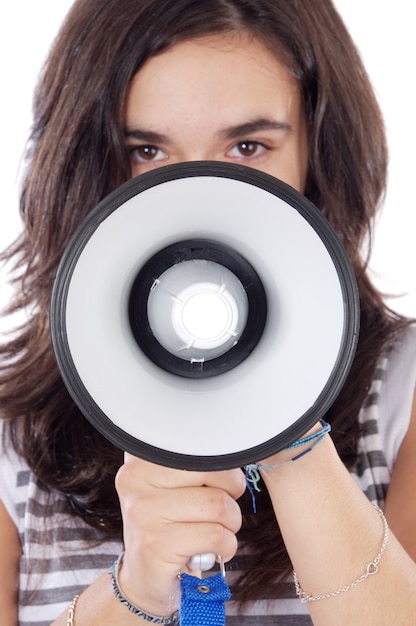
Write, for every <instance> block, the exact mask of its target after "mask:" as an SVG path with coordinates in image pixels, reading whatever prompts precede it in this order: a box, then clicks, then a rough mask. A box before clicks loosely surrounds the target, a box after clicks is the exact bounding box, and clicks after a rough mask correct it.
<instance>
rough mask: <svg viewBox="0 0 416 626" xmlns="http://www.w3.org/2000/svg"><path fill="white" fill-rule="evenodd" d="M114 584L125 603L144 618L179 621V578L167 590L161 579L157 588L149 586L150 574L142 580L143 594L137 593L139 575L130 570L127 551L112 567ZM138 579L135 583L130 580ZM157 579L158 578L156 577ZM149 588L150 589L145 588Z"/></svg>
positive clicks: (114, 592)
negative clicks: (164, 589) (177, 610)
mask: <svg viewBox="0 0 416 626" xmlns="http://www.w3.org/2000/svg"><path fill="white" fill-rule="evenodd" d="M110 573H111V586H112V590H113V594H114V596H115V598H116V599H117V600H118V601H119V602H121V603H122V604H124V605H125V607H126V609H128V610H129V611H130V612H131V613H133V614H135V615H136V616H138V617H142V619H144V620H145V621H148V622H154V623H159V624H176V623H177V616H176V609H177V606H178V603H179V578H177V579H176V580H175V581H174V583H173V585H172V586H171V587H170V588H169V590H168V591H163V584H161V581H160V580H159V581H158V583H159V584H158V585H157V587H155V588H153V586H152V587H151V588H149V577H146V580H145V581H143V582H142V586H141V593H138V592H137V589H138V588H139V586H140V585H139V584H138V583H137V577H135V576H134V574H131V573H130V572H129V567H128V563H127V561H126V562H125V559H124V552H123V553H122V554H121V555H120V557H119V558H118V559H117V561H116V562H115V563H114V564H113V566H112V568H111V571H110ZM131 580H134V581H135V585H134V586H132V585H131V584H130V581H131ZM152 580H154V578H152ZM144 590H146V592H145V591H144Z"/></svg>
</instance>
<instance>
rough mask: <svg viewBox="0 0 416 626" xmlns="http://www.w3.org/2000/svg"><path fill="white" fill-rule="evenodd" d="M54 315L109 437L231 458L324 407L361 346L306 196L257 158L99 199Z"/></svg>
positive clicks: (326, 235) (182, 454)
mask: <svg viewBox="0 0 416 626" xmlns="http://www.w3.org/2000/svg"><path fill="white" fill-rule="evenodd" d="M50 322H51V335H52V344H53V349H54V352H55V356H56V360H57V363H58V366H59V369H60V372H61V375H62V378H63V381H64V383H65V385H66V387H67V388H68V391H69V393H70V395H71V396H72V398H73V400H74V401H75V403H76V404H77V405H78V407H79V409H80V410H81V411H82V413H83V414H84V415H85V417H86V418H87V419H88V420H89V421H90V422H91V423H92V424H93V426H95V427H96V428H97V429H98V431H100V432H101V433H102V434H103V435H104V436H106V437H107V438H108V439H109V440H110V441H111V442H112V443H113V444H114V445H116V446H117V447H119V448H121V449H122V450H124V451H127V452H130V453H131V454H134V455H135V456H139V457H141V458H144V459H146V460H149V461H152V462H154V463H158V464H160V465H165V466H168V467H172V468H180V469H187V470H201V471H206V470H223V469H229V468H234V467H241V466H244V465H247V464H249V463H253V462H257V461H260V460H261V459H264V458H267V457H269V456H271V455H272V454H274V453H276V452H278V451H280V450H282V449H283V448H285V447H287V446H288V445H290V444H291V443H292V442H293V441H295V440H296V439H298V438H299V437H300V436H301V435H303V434H304V433H305V432H306V431H307V430H308V429H309V428H310V427H311V426H312V425H313V424H315V423H316V422H317V421H318V420H319V419H320V418H322V417H323V416H324V415H325V413H326V412H327V411H328V409H329V408H330V406H331V405H332V403H333V402H334V400H335V398H336V397H337V395H338V393H339V391H340V390H341V388H342V385H343V384H344V382H345V378H346V376H347V374H348V371H349V369H350V366H351V363H352V360H353V357H354V353H355V348H356V343H357V338H358V329H359V300H358V291H357V285H356V282H355V277H354V272H353V270H352V267H351V265H350V262H349V260H348V258H347V255H346V253H345V251H344V249H343V247H342V245H341V243H340V241H339V239H338V238H337V236H336V234H335V233H334V231H333V229H332V228H331V226H330V225H329V223H328V222H327V220H326V219H325V218H324V217H323V216H322V214H321V213H320V212H319V211H318V210H317V209H316V207H315V206H314V205H313V204H311V202H309V201H308V200H307V199H306V198H305V197H304V196H302V195H301V194H300V193H298V192H297V191H295V190H294V189H292V188H291V187H289V186H288V185H286V184H285V183H283V182H281V181H279V180H277V179H276V178H274V177H272V176H270V175H268V174H264V173H262V172H259V171H256V170H254V169H252V168H247V167H244V166H239V165H233V164H226V163H221V162H191V163H181V164H175V165H169V166H166V167H161V168H158V169H156V170H154V171H152V172H149V173H146V174H143V175H141V176H138V177H137V178H134V179H132V180H130V181H128V182H126V183H124V184H123V185H122V186H121V187H119V188H118V189H116V190H115V191H114V192H113V193H111V194H110V195H109V196H108V197H107V198H106V199H104V200H103V201H102V202H101V203H100V204H99V205H98V206H97V207H96V208H95V209H94V210H92V211H91V213H90V214H89V215H88V216H87V218H86V219H85V220H84V221H83V222H82V224H81V225H80V227H79V228H78V229H77V230H76V232H75V234H74V235H73V237H72V239H71V241H70V243H69V245H68V247H67V249H66V251H65V253H64V255H63V257H62V260H61V263H60V265H59V268H58V271H57V275H56V279H55V283H54V287H53V292H52V299H51V311H50Z"/></svg>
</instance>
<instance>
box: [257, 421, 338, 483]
mask: <svg viewBox="0 0 416 626" xmlns="http://www.w3.org/2000/svg"><path fill="white" fill-rule="evenodd" d="M319 423H320V425H321V426H322V428H321V430H318V431H317V432H316V433H313V434H312V435H308V436H307V437H303V438H302V439H298V440H297V441H295V442H294V443H292V444H291V445H290V446H288V447H287V448H285V450H294V449H296V448H300V447H301V446H304V445H306V444H307V443H312V445H311V446H309V447H308V448H306V450H302V451H301V452H299V454H296V455H295V456H293V457H291V458H290V459H286V461H282V462H281V463H275V464H274V465H259V464H258V463H250V464H249V465H246V467H245V473H246V481H247V483H250V484H251V485H252V487H253V488H254V489H255V490H256V491H260V488H259V485H258V484H259V482H260V470H273V469H276V468H277V467H281V466H282V465H286V464H287V463H293V462H294V461H297V460H298V459H300V458H302V457H303V456H305V454H308V453H309V452H312V450H314V449H315V448H316V447H317V446H319V444H320V443H322V441H323V440H324V437H325V435H327V434H328V433H329V432H331V425H330V424H328V423H327V422H325V421H324V420H320V422H319ZM250 484H249V487H250Z"/></svg>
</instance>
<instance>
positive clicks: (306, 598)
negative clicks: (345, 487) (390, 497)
mask: <svg viewBox="0 0 416 626" xmlns="http://www.w3.org/2000/svg"><path fill="white" fill-rule="evenodd" d="M373 506H374V508H375V509H376V511H377V513H378V514H379V516H380V517H381V519H382V521H383V526H384V535H383V542H382V544H381V548H380V550H379V552H378V554H377V556H376V558H375V559H374V561H371V562H370V563H368V564H367V565H366V569H365V572H364V574H363V575H362V576H360V577H359V578H357V579H356V580H354V581H353V582H352V583H350V584H349V585H345V587H340V588H339V589H337V590H336V591H331V592H329V593H324V594H322V595H320V596H313V595H311V594H310V593H308V592H307V591H303V589H302V587H301V586H300V583H299V579H298V577H297V574H296V572H293V579H294V581H295V588H296V594H297V596H298V597H299V600H300V601H301V602H318V601H319V600H327V599H328V598H335V596H339V595H340V594H341V593H345V592H347V591H350V589H353V588H354V587H356V586H357V585H359V584H360V583H363V582H364V581H365V580H367V578H368V577H369V576H372V575H373V574H377V573H378V568H379V565H380V561H381V558H382V556H383V554H384V550H385V549H386V546H387V542H388V540H389V525H388V523H387V520H386V516H385V515H384V513H383V511H382V510H381V509H380V507H379V506H377V504H374V503H373Z"/></svg>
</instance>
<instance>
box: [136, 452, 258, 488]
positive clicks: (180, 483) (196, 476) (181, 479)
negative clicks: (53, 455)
mask: <svg viewBox="0 0 416 626" xmlns="http://www.w3.org/2000/svg"><path fill="white" fill-rule="evenodd" d="M125 465H127V466H128V467H129V468H131V470H132V471H134V470H136V471H137V472H140V478H141V480H143V481H146V482H148V483H149V484H150V485H153V486H154V487H159V488H167V489H169V488H176V487H192V486H210V487H219V488H221V489H223V490H224V491H226V492H227V493H228V494H229V495H230V496H231V497H232V498H234V499H235V500H237V499H238V498H239V497H240V496H242V494H243V493H244V491H245V489H246V481H245V477H244V474H243V472H242V471H241V469H239V468H236V469H233V470H224V471H220V472H189V471H184V470H178V469H173V468H167V467H163V466H160V465H156V464H154V463H150V462H149V461H145V460H143V459H139V458H137V457H135V456H133V455H131V454H128V453H126V454H125Z"/></svg>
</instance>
